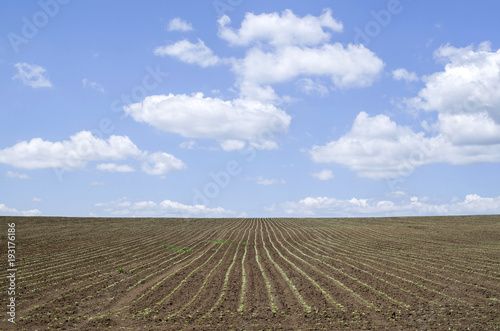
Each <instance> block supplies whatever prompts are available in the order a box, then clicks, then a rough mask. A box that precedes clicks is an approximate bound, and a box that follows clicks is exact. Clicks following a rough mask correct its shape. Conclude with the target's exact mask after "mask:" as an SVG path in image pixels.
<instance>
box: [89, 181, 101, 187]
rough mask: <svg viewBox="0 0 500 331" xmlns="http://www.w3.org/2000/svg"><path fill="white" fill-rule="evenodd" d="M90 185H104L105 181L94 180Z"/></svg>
mask: <svg viewBox="0 0 500 331" xmlns="http://www.w3.org/2000/svg"><path fill="white" fill-rule="evenodd" d="M89 185H90V186H102V185H104V182H99V181H97V180H93V181H91V182H90V183H89Z"/></svg>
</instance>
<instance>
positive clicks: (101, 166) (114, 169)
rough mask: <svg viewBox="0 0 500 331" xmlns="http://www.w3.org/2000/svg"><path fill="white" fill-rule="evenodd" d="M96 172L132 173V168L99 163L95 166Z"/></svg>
mask: <svg viewBox="0 0 500 331" xmlns="http://www.w3.org/2000/svg"><path fill="white" fill-rule="evenodd" d="M96 169H97V170H101V171H109V172H134V171H135V170H134V168H132V167H131V166H129V165H126V164H116V163H101V164H98V165H97V166H96Z"/></svg>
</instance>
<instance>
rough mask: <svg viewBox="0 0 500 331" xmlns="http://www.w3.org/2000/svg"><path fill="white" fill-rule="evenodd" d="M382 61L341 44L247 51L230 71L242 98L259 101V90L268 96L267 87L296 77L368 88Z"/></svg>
mask: <svg viewBox="0 0 500 331" xmlns="http://www.w3.org/2000/svg"><path fill="white" fill-rule="evenodd" d="M383 67H384V62H383V61H382V60H381V59H379V58H378V57H377V56H376V55H375V53H373V52H372V51H370V50H369V49H368V48H365V47H364V46H363V45H353V44H349V45H347V47H344V46H343V45H342V44H340V43H334V44H323V45H320V46H318V47H314V48H311V47H299V46H293V45H292V46H284V47H280V48H278V49H275V50H271V51H268V50H264V49H261V48H258V47H254V48H252V49H250V50H249V51H248V52H247V54H246V56H245V58H244V59H242V60H238V61H236V62H235V64H234V67H233V70H234V71H235V72H236V74H237V75H238V84H239V86H240V89H241V93H242V94H243V95H246V96H249V97H254V98H259V94H257V93H255V92H254V90H257V91H259V93H262V91H261V90H259V88H260V89H267V92H266V93H265V94H264V95H265V96H266V95H271V96H272V93H271V92H272V91H271V86H270V84H276V83H283V82H286V81H289V80H292V79H295V78H297V77H299V76H326V77H329V78H330V79H331V81H332V83H333V84H334V85H335V86H336V87H339V88H350V87H366V86H370V85H371V84H372V83H373V82H374V81H375V80H376V79H377V78H378V76H379V74H380V72H381V71H382V69H383Z"/></svg>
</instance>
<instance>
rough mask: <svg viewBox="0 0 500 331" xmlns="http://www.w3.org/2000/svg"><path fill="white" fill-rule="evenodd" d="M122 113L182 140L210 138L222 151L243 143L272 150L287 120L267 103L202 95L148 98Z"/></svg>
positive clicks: (125, 108) (288, 118)
mask: <svg viewBox="0 0 500 331" xmlns="http://www.w3.org/2000/svg"><path fill="white" fill-rule="evenodd" d="M124 110H125V113H127V114H128V115H130V116H131V117H132V118H133V119H134V120H136V121H137V122H145V123H148V124H150V125H152V126H154V127H156V128H158V129H161V130H164V131H167V132H174V133H177V134H180V135H181V136H183V137H186V138H206V139H214V140H217V141H218V142H219V143H221V145H222V147H223V148H225V149H226V150H234V149H238V148H241V147H242V143H241V142H243V141H244V142H247V143H249V144H250V145H252V146H254V147H255V148H261V149H270V148H276V146H277V145H276V143H275V142H274V141H273V138H274V136H275V135H277V134H279V133H284V132H286V131H287V130H288V126H289V124H290V120H291V119H290V116H288V115H287V114H286V113H285V112H284V111H282V110H280V109H278V108H276V107H275V106H274V105H272V104H269V103H261V102H258V101H252V100H248V99H235V100H232V101H224V100H222V99H218V98H210V97H204V96H203V94H202V93H197V94H194V95H191V96H188V95H185V94H177V95H174V94H169V95H153V96H148V97H146V98H145V99H144V100H143V101H142V102H139V103H135V104H132V105H129V106H126V107H124Z"/></svg>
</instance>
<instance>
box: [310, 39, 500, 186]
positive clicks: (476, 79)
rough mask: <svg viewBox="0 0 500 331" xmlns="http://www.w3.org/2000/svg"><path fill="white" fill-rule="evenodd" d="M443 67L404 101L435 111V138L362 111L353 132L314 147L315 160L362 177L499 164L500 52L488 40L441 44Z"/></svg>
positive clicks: (380, 176) (381, 176) (439, 54)
mask: <svg viewBox="0 0 500 331" xmlns="http://www.w3.org/2000/svg"><path fill="white" fill-rule="evenodd" d="M435 55H436V58H437V59H438V60H440V61H442V62H444V63H445V67H444V71H440V72H437V73H434V74H432V75H430V76H427V77H425V79H424V81H425V87H424V88H423V89H422V90H421V91H420V92H419V93H418V96H417V97H414V98H411V99H408V100H406V104H407V105H408V106H409V107H411V108H413V109H419V110H424V111H433V112H437V114H438V116H437V118H438V120H437V123H435V124H432V126H433V127H435V128H437V133H436V134H435V135H434V136H426V135H425V134H424V132H414V131H413V130H412V129H411V128H410V127H406V126H401V125H398V124H396V123H395V122H393V121H391V120H390V119H389V117H387V116H385V115H377V116H373V117H370V116H369V115H368V114H366V113H364V112H361V113H360V114H359V115H358V116H357V117H356V119H355V120H354V123H353V125H352V128H351V130H350V131H349V132H348V133H346V134H345V135H344V136H342V137H340V138H339V139H338V140H335V141H332V142H329V143H327V144H326V145H324V146H313V147H312V149H311V150H310V155H311V157H312V159H313V160H314V161H315V162H320V163H321V162H325V163H328V162H332V163H338V164H343V165H345V166H347V167H348V168H349V169H351V170H353V171H356V172H357V173H358V174H359V175H360V176H362V177H369V178H374V179H384V178H395V177H399V176H403V175H407V174H409V173H411V172H412V171H413V170H414V169H415V168H417V167H419V166H421V165H424V164H429V163H438V162H441V163H450V164H470V163H479V162H500V121H499V119H500V50H498V51H496V52H493V51H491V47H490V45H489V43H483V44H481V45H480V46H479V47H478V48H477V49H474V48H473V47H472V46H468V47H464V48H455V47H452V46H449V45H445V46H442V47H441V48H439V49H438V50H437V51H436V53H435Z"/></svg>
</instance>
